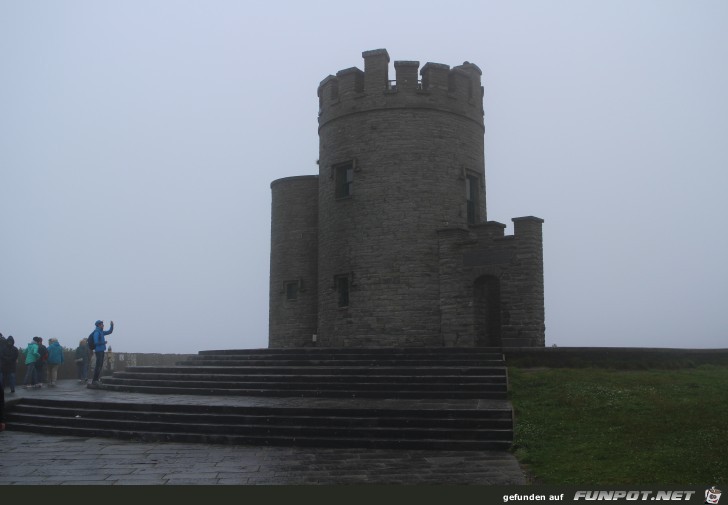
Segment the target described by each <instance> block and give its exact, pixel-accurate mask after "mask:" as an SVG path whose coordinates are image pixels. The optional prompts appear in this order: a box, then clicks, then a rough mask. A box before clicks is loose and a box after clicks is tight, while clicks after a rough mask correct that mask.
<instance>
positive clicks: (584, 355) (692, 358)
mask: <svg viewBox="0 0 728 505" xmlns="http://www.w3.org/2000/svg"><path fill="white" fill-rule="evenodd" d="M503 354H504V356H505V358H506V366H518V367H531V368H533V367H550V368H587V367H594V368H617V369H625V370H646V369H648V368H662V369H678V368H691V367H695V366H700V365H718V366H728V349H673V348H651V347H511V348H508V347H506V348H503Z"/></svg>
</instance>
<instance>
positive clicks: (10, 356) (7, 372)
mask: <svg viewBox="0 0 728 505" xmlns="http://www.w3.org/2000/svg"><path fill="white" fill-rule="evenodd" d="M0 363H1V364H2V369H3V382H2V383H3V390H4V389H5V386H10V394H13V393H15V370H16V365H17V363H18V348H17V347H15V339H14V338H13V336H12V335H10V336H9V337H8V339H7V341H6V342H5V347H4V348H3V350H2V351H0Z"/></svg>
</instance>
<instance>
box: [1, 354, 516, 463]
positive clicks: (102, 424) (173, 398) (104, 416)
mask: <svg viewBox="0 0 728 505" xmlns="http://www.w3.org/2000/svg"><path fill="white" fill-rule="evenodd" d="M103 382H104V383H103V386H102V389H103V391H93V392H94V393H98V394H94V398H93V399H89V400H63V399H62V398H59V399H57V400H56V399H50V398H24V399H23V400H22V401H20V402H18V403H17V404H15V405H14V406H13V408H12V409H11V411H10V412H9V413H8V415H7V418H8V426H9V429H14V430H23V431H34V432H42V433H55V434H63V435H77V436H86V437H91V436H106V437H117V438H123V439H133V440H149V441H178V442H204V443H226V444H248V445H301V446H321V447H367V448H409V449H416V448H422V449H449V450H463V449H466V450H467V449H469V450H485V449H496V450H507V449H508V448H509V447H510V445H511V443H512V439H513V415H512V409H511V407H510V404H509V403H508V402H507V400H506V395H507V374H506V368H505V364H504V362H503V357H502V354H500V353H499V352H498V351H497V350H495V351H494V350H489V349H459V348H455V349H452V348H438V349H423V348H416V349H391V348H387V349H323V348H305V349H248V350H224V351H201V352H200V353H198V355H197V356H195V357H194V358H193V359H191V360H189V361H185V362H180V363H179V364H178V365H176V366H171V367H169V366H168V367H156V366H145V367H129V368H127V369H126V370H124V371H123V372H116V373H114V374H113V376H112V377H109V378H105V379H104V381H103ZM105 391H109V392H114V393H113V394H114V395H115V396H116V398H115V399H114V400H113V401H106V400H105V398H104V394H105ZM140 393H144V394H143V395H140ZM119 395H123V396H125V397H128V399H127V400H124V401H120V400H119V399H118V396H119ZM192 395H193V396H192ZM204 395H213V396H214V397H215V399H216V401H214V402H213V401H210V402H209V403H207V404H206V403H204V398H201V397H202V396H204ZM141 397H154V399H155V400H154V401H139V399H140V398H141ZM192 397H194V398H197V399H200V401H202V402H203V403H201V402H200V401H197V402H192V401H191V400H190V401H184V399H185V398H188V399H189V398H192ZM221 397H223V398H224V397H227V398H229V400H228V401H227V402H228V403H225V401H224V400H221ZM157 398H159V400H158V401H157V400H156V399H157ZM266 399H267V400H266ZM249 400H250V401H249ZM253 400H255V401H253Z"/></svg>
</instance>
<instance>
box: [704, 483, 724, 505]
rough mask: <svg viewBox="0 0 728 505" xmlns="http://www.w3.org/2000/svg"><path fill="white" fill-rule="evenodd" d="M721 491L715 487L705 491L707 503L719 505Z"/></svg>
mask: <svg viewBox="0 0 728 505" xmlns="http://www.w3.org/2000/svg"><path fill="white" fill-rule="evenodd" d="M720 493H721V491H720V489H715V486H713V487H711V488H710V489H706V490H705V503H709V504H710V505H718V501H719V500H720Z"/></svg>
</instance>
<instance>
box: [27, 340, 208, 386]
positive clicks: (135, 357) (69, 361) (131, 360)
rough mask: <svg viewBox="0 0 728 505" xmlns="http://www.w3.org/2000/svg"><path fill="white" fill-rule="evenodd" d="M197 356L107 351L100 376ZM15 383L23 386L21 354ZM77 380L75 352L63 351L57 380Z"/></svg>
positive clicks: (92, 366)
mask: <svg viewBox="0 0 728 505" xmlns="http://www.w3.org/2000/svg"><path fill="white" fill-rule="evenodd" d="M196 355H197V354H157V353H138V352H114V351H113V348H112V350H111V351H107V352H106V355H105V357H104V369H103V372H102V374H101V376H102V377H103V376H109V375H111V374H113V373H114V372H120V371H123V370H124V369H126V367H128V366H174V365H176V364H177V363H178V362H180V361H185V360H187V359H189V358H190V357H191V356H196ZM95 366H96V365H95V357H92V358H91V362H90V365H89V370H90V374H89V378H90V376H91V375H93V370H94V367H95ZM15 375H16V382H17V385H18V386H22V385H23V379H24V378H25V356H24V355H23V354H22V353H21V354H20V356H19V357H18V365H17V371H16V374H15ZM46 378H47V371H46ZM76 378H78V370H77V368H76V351H75V350H69V349H64V352H63V363H62V364H61V366H60V367H59V368H58V379H59V380H61V379H76Z"/></svg>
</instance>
